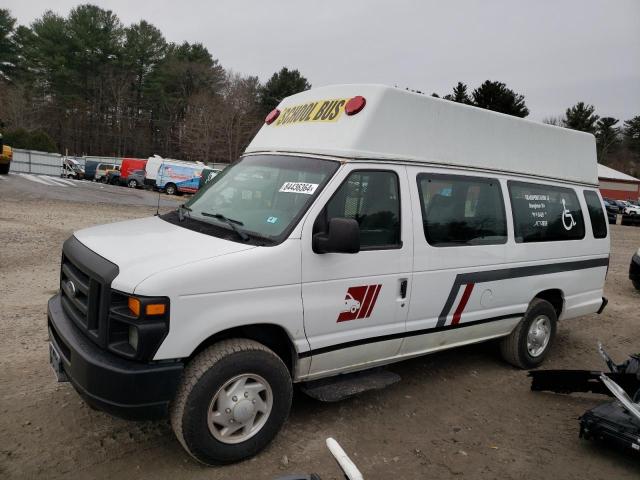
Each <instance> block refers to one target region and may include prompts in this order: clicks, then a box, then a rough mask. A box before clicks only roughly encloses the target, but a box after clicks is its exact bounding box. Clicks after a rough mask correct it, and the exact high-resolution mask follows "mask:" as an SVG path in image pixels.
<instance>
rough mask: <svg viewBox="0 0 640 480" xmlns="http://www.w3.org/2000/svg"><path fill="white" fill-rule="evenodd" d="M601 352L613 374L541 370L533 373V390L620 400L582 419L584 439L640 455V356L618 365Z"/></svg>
mask: <svg viewBox="0 0 640 480" xmlns="http://www.w3.org/2000/svg"><path fill="white" fill-rule="evenodd" d="M598 350H599V352H600V354H601V355H602V357H603V358H604V361H605V363H606V364H607V367H608V368H609V372H598V371H589V370H538V371H531V372H529V376H530V377H532V382H531V390H534V391H551V392H555V393H573V392H591V393H600V394H603V395H608V396H613V397H615V398H616V400H615V401H613V402H608V403H605V404H602V405H598V406H597V407H595V408H592V409H590V410H587V411H586V412H585V413H584V414H583V415H582V416H581V417H580V438H585V439H587V440H589V439H594V440H598V441H602V442H606V443H609V444H611V445H614V446H618V447H621V448H623V449H624V450H629V449H630V450H633V451H636V452H637V451H640V403H639V402H640V354H635V355H630V356H629V358H628V359H627V360H626V361H625V362H623V363H620V364H616V363H615V362H614V361H613V360H612V359H611V357H610V356H609V355H608V354H607V352H605V350H604V348H603V347H602V345H601V344H600V343H599V344H598Z"/></svg>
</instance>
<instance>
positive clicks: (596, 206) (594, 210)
mask: <svg viewBox="0 0 640 480" xmlns="http://www.w3.org/2000/svg"><path fill="white" fill-rule="evenodd" d="M584 200H585V202H587V209H588V210H589V218H590V219H591V228H592V230H593V236H594V238H606V236H607V219H606V216H605V214H604V210H603V209H602V203H601V202H600V197H598V194H597V193H596V192H594V191H593V190H585V191H584Z"/></svg>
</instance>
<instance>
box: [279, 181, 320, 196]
mask: <svg viewBox="0 0 640 480" xmlns="http://www.w3.org/2000/svg"><path fill="white" fill-rule="evenodd" d="M316 188H318V184H317V183H304V182H285V183H284V184H283V185H282V187H280V190H279V191H280V192H285V193H304V194H306V195H313V192H315V191H316Z"/></svg>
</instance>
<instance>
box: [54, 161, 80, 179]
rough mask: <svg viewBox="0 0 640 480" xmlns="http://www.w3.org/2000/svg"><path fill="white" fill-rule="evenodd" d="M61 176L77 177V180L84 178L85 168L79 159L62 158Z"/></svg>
mask: <svg viewBox="0 0 640 480" xmlns="http://www.w3.org/2000/svg"><path fill="white" fill-rule="evenodd" d="M60 176H61V177H62V178H75V179H77V180H82V179H83V178H84V168H83V167H82V165H80V164H79V163H78V161H77V160H75V159H73V158H68V157H64V158H63V159H62V167H61V170H60Z"/></svg>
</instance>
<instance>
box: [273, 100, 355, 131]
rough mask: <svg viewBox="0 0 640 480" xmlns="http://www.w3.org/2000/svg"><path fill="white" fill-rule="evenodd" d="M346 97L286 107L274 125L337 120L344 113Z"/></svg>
mask: <svg viewBox="0 0 640 480" xmlns="http://www.w3.org/2000/svg"><path fill="white" fill-rule="evenodd" d="M346 103H347V99H346V98H335V99H331V100H318V101H315V102H307V103H302V104H299V105H293V106H291V107H286V108H285V109H283V110H282V114H280V116H279V117H278V119H277V120H276V122H275V123H274V125H275V126H276V127H279V126H281V125H291V124H296V123H303V122H336V121H337V120H338V118H340V116H341V115H342V114H343V113H344V105H345V104H346Z"/></svg>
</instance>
